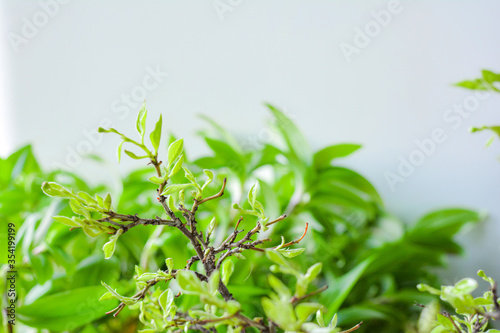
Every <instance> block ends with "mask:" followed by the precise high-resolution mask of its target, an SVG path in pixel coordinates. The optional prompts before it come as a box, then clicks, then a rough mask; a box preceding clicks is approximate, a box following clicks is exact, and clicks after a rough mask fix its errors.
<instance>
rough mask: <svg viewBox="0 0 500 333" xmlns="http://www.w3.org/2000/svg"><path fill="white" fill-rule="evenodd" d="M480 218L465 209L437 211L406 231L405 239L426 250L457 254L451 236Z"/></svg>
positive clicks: (457, 249)
mask: <svg viewBox="0 0 500 333" xmlns="http://www.w3.org/2000/svg"><path fill="white" fill-rule="evenodd" d="M482 218H483V217H482V216H481V215H480V214H479V213H477V212H474V211H472V210H467V209H460V208H456V209H453V208H452V209H443V210H439V211H436V212H432V213H430V214H428V215H426V216H424V217H423V218H421V219H420V220H419V221H418V222H417V223H416V224H415V225H414V226H413V228H411V229H410V230H408V232H407V234H406V237H405V239H408V240H409V241H411V242H413V243H415V244H419V245H421V246H426V247H427V248H431V249H432V248H435V249H440V250H442V251H447V252H450V253H459V251H460V247H458V245H457V244H456V243H455V242H454V241H453V236H454V235H455V234H457V233H458V232H459V231H460V230H461V229H462V228H463V227H464V226H465V225H466V224H469V223H477V222H479V221H480V220H481V219H482Z"/></svg>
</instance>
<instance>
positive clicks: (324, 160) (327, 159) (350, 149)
mask: <svg viewBox="0 0 500 333" xmlns="http://www.w3.org/2000/svg"><path fill="white" fill-rule="evenodd" d="M359 148H361V145H356V144H351V143H345V144H337V145H332V146H328V147H326V148H323V149H321V150H319V151H318V152H316V153H315V154H314V156H313V165H314V168H315V169H317V170H319V169H322V168H324V167H327V166H329V165H330V163H331V161H332V160H333V159H336V158H340V157H345V156H349V155H350V154H352V153H354V152H355V151H356V150H358V149H359Z"/></svg>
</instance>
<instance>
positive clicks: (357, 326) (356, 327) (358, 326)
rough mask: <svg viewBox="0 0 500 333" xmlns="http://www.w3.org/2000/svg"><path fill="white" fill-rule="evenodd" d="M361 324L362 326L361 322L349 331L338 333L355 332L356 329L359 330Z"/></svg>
mask: <svg viewBox="0 0 500 333" xmlns="http://www.w3.org/2000/svg"><path fill="white" fill-rule="evenodd" d="M362 324H363V322H360V323H359V324H357V325H356V326H354V327H351V328H350V329H348V330H345V331H342V332H340V333H350V332H353V331H355V330H357V329H358V328H360V327H361V325H362Z"/></svg>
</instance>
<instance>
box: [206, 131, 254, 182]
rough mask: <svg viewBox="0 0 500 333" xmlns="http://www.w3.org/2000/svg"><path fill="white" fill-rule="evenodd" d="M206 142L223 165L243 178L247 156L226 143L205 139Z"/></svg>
mask: <svg viewBox="0 0 500 333" xmlns="http://www.w3.org/2000/svg"><path fill="white" fill-rule="evenodd" d="M205 142H206V143H207V145H208V146H209V147H210V149H212V151H213V152H214V153H215V156H216V157H217V158H219V159H220V160H222V161H224V162H223V165H224V166H226V167H228V168H229V169H231V170H233V171H234V172H235V173H236V174H237V175H239V176H240V177H242V176H243V175H244V174H245V172H246V171H245V170H246V159H245V156H243V155H242V154H240V153H239V152H238V151H237V150H235V149H234V148H233V147H231V146H230V145H229V144H227V143H226V142H224V141H220V140H216V139H212V138H208V137H205Z"/></svg>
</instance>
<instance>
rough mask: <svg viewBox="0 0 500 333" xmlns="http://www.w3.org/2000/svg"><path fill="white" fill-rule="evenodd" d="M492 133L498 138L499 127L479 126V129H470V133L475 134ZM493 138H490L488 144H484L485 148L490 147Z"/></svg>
mask: <svg viewBox="0 0 500 333" xmlns="http://www.w3.org/2000/svg"><path fill="white" fill-rule="evenodd" d="M486 130H487V131H492V132H493V133H495V136H497V137H500V126H481V127H472V128H471V129H470V131H471V133H476V132H481V131H486ZM493 140H494V137H492V138H490V140H488V142H487V143H486V146H489V145H491V143H492V142H493Z"/></svg>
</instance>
